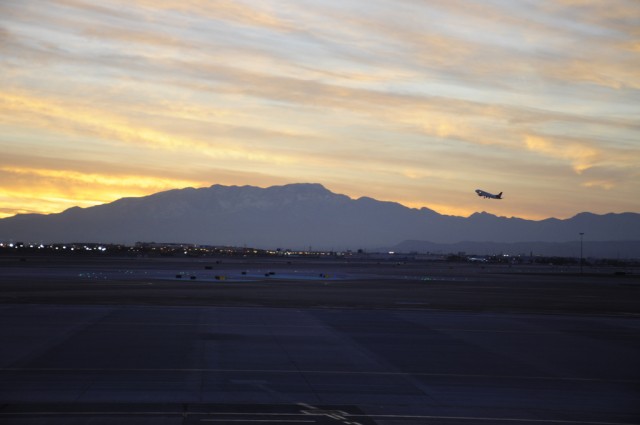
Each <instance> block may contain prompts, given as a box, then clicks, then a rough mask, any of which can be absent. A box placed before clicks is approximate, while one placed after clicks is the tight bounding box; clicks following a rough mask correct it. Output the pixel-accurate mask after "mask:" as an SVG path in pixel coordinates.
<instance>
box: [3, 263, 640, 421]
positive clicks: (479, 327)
mask: <svg viewBox="0 0 640 425" xmlns="http://www.w3.org/2000/svg"><path fill="white" fill-rule="evenodd" d="M0 273H1V276H2V279H1V281H0V424H25V425H26V424H28V425H33V424H207V423H232V424H243V423H244V424H256V423H274V424H278V423H284V424H354V425H355V424H362V425H368V424H378V425H409V424H411V425H413V424H445V425H449V424H492V423H498V424H532V423H533V424H640V407H639V403H638V400H640V360H639V359H640V320H639V318H640V298H639V295H640V278H639V277H638V274H636V273H635V271H634V270H625V271H624V273H620V270H617V269H599V270H593V269H590V270H588V271H587V273H584V274H580V273H579V272H578V271H577V270H575V269H565V268H558V267H546V266H544V267H534V266H511V267H509V266H507V265H496V266H493V265H476V264H474V265H466V264H462V265H456V264H448V263H425V262H406V263H405V262H361V261H359V262H349V261H343V260H331V261H329V260H320V259H318V260H306V259H304V260H303V259H287V260H261V259H242V260H234V259H217V260H215V259H213V260H212V259H182V260H176V259H159V258H158V259H156V258H154V259H113V258H109V259H95V258H88V259H81V260H78V259H69V258H27V259H24V261H21V260H20V259H12V258H2V259H0ZM178 276H180V277H178ZM192 277H193V278H192Z"/></svg>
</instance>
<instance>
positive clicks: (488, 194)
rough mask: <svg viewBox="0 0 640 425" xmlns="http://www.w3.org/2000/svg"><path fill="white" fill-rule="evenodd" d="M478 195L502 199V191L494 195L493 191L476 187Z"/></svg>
mask: <svg viewBox="0 0 640 425" xmlns="http://www.w3.org/2000/svg"><path fill="white" fill-rule="evenodd" d="M476 193H477V194H478V196H483V197H485V198H487V199H502V192H500V193H498V194H497V195H494V194H493V193H489V192H485V191H484V190H480V189H476Z"/></svg>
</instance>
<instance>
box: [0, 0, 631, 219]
mask: <svg viewBox="0 0 640 425" xmlns="http://www.w3.org/2000/svg"><path fill="white" fill-rule="evenodd" d="M288 183H321V184H323V185H324V186H325V187H326V188H327V189H329V190H331V191H333V192H336V193H341V194H345V195H348V196H350V197H352V198H359V197H361V196H368V197H372V198H376V199H379V200H384V201H393V202H399V203H401V204H403V205H406V206H408V207H411V208H422V207H426V208H430V209H433V210H435V211H437V212H439V213H441V214H449V215H459V216H468V215H470V214H473V213H474V212H480V211H487V212H490V213H492V214H496V215H501V216H507V217H511V216H515V217H521V218H527V219H535V220H539V219H544V218H548V217H556V218H569V217H572V216H573V215H575V214H577V213H580V212H583V211H590V212H594V213H598V214H604V213H609V212H615V213H621V212H640V2H638V1H637V0H626V1H625V0H601V1H596V0H592V1H590V0H521V1H513V0H484V1H475V0H469V1H464V0H429V1H426V0H340V1H335V0H260V1H255V0H166V1H162V0H127V1H120V0H110V1H108V2H104V1H88V0H48V1H41V0H37V1H36V0H2V1H0V218H1V217H10V216H13V215H15V214H22V213H47V214H48V213H56V212H61V211H63V210H65V209H67V208H70V207H72V206H80V207H89V206H92V205H98V204H103V203H107V202H111V201H114V200H116V199H119V198H122V197H130V196H145V195H148V194H152V193H155V192H159V191H163V190H169V189H176V188H184V187H207V186H211V185H213V184H222V185H239V186H241V185H252V186H259V187H268V186H273V185H283V184H288ZM475 189H483V190H486V191H489V192H492V193H498V192H504V195H503V198H504V199H503V200H499V201H498V200H487V199H483V198H480V197H478V196H477V195H476V194H475V193H474V190H475Z"/></svg>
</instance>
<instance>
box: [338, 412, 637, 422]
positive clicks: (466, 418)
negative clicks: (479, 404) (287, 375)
mask: <svg viewBox="0 0 640 425" xmlns="http://www.w3.org/2000/svg"><path fill="white" fill-rule="evenodd" d="M348 416H353V417H366V418H371V419H375V418H379V419H384V418H389V419H449V420H459V421H491V422H527V423H543V424H580V425H638V423H631V422H598V421H595V422H594V421H571V420H565V419H526V418H487V417H479V416H428V415H351V414H349V415H348Z"/></svg>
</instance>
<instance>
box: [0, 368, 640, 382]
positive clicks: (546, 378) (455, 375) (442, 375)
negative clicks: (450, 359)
mask: <svg viewBox="0 0 640 425" xmlns="http://www.w3.org/2000/svg"><path fill="white" fill-rule="evenodd" d="M0 372H65V373H69V372H83V373H84V372H109V373H113V372H209V373H280V374H316V375H363V376H368V375H374V376H376V375H377V376H414V377H416V376H417V377H420V376H424V377H435V378H477V379H485V378H491V379H516V380H517V379H521V380H540V381H568V382H572V381H575V382H609V383H620V384H640V380H637V379H605V378H574V377H561V376H517V375H514V376H510V375H474V374H462V373H459V374H458V373H428V372H375V371H347V370H284V369H198V368H194V369H173V368H170V369H142V368H127V369H120V368H78V369H70V368H20V367H16V368H0Z"/></svg>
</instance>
